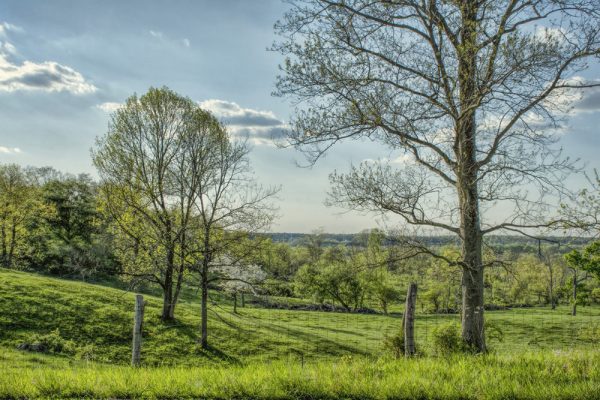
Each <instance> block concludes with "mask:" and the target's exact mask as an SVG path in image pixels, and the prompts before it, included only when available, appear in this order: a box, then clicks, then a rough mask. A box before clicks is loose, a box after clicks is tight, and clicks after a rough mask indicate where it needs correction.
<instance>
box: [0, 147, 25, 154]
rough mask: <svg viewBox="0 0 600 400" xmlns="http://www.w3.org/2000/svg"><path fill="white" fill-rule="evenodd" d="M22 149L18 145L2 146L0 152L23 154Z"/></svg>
mask: <svg viewBox="0 0 600 400" xmlns="http://www.w3.org/2000/svg"><path fill="white" fill-rule="evenodd" d="M21 153H22V151H21V149H20V148H18V147H6V146H0V154H21Z"/></svg>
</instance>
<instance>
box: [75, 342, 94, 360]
mask: <svg viewBox="0 0 600 400" xmlns="http://www.w3.org/2000/svg"><path fill="white" fill-rule="evenodd" d="M77 358H78V359H79V360H85V361H95V360H96V358H97V357H96V346H94V345H93V344H87V345H85V346H82V347H79V348H78V349H77Z"/></svg>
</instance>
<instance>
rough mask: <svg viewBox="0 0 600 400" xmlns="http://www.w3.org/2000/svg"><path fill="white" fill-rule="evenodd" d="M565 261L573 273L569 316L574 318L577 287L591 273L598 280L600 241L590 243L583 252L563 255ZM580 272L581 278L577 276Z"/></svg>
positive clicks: (577, 251)
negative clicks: (571, 303) (571, 305)
mask: <svg viewBox="0 0 600 400" xmlns="http://www.w3.org/2000/svg"><path fill="white" fill-rule="evenodd" d="M565 260H566V261H567V263H568V264H569V267H570V269H571V271H572V273H573V281H572V286H573V287H572V290H573V298H572V302H573V308H572V311H571V314H572V315H573V316H575V315H577V287H578V285H580V284H581V283H582V282H584V281H585V280H587V279H588V278H589V275H588V273H591V274H593V275H595V276H596V277H597V278H598V279H600V241H595V242H592V243H591V244H589V245H587V246H586V247H585V248H584V249H583V250H572V251H571V252H569V253H567V254H565ZM580 271H582V272H584V275H583V276H579V275H578V272H580Z"/></svg>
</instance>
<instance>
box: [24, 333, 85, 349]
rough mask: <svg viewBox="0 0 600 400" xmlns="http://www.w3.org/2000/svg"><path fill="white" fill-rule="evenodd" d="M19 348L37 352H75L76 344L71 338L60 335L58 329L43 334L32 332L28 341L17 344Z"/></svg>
mask: <svg viewBox="0 0 600 400" xmlns="http://www.w3.org/2000/svg"><path fill="white" fill-rule="evenodd" d="M18 348H19V349H20V350H27V351H35V352H39V353H63V354H71V355H72V354H75V350H76V346H75V343H74V342H73V341H71V340H66V339H64V338H63V337H62V336H61V335H60V331H59V330H58V329H55V330H53V331H52V332H50V333H47V334H45V335H40V334H34V335H33V336H32V337H31V340H30V341H29V342H28V343H22V344H20V345H19V346H18Z"/></svg>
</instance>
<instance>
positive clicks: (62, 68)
mask: <svg viewBox="0 0 600 400" xmlns="http://www.w3.org/2000/svg"><path fill="white" fill-rule="evenodd" d="M9 30H10V31H15V30H20V28H18V27H15V26H14V25H10V24H7V23H6V22H4V23H0V37H6V32H7V31H9ZM16 53H17V50H16V48H15V46H13V45H12V44H11V43H9V42H7V41H5V40H0V92H15V91H21V90H23V91H30V90H39V91H45V92H70V93H73V94H87V93H93V92H95V91H96V90H97V88H96V87H95V86H94V85H93V84H91V83H89V82H88V81H86V79H85V78H84V77H83V75H81V73H79V72H77V71H75V70H74V69H73V68H71V67H68V66H66V65H62V64H59V63H57V62H55V61H44V62H41V63H37V62H33V61H27V60H26V61H23V63H21V64H19V63H17V62H15V61H13V57H14V55H15V54H16Z"/></svg>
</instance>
